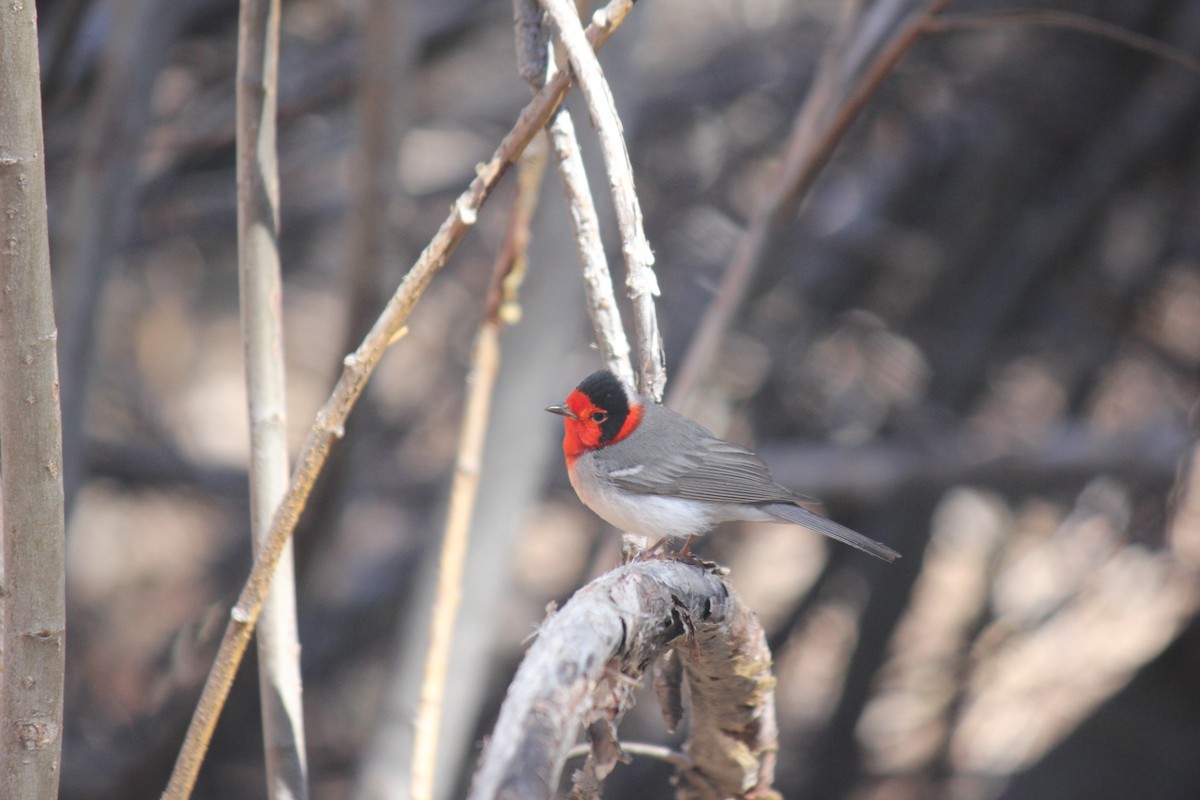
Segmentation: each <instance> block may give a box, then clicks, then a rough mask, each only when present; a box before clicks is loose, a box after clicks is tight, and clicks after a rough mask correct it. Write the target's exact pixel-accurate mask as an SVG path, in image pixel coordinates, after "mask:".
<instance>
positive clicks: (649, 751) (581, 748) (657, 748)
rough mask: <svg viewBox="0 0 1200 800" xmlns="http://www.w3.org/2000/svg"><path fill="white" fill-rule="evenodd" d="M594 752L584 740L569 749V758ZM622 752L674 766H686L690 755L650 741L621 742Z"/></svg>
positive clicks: (581, 756)
mask: <svg viewBox="0 0 1200 800" xmlns="http://www.w3.org/2000/svg"><path fill="white" fill-rule="evenodd" d="M591 752H592V746H591V745H590V744H588V743H587V742H582V743H580V744H577V745H575V746H574V747H572V748H571V749H570V750H568V751H567V760H568V761H570V760H571V759H573V758H583V757H584V756H586V755H588V754H590V753H591ZM621 752H622V753H625V754H626V755H630V756H645V757H646V758H653V759H655V760H657V761H662V762H664V763H666V764H670V765H671V766H673V767H680V768H684V767H687V765H688V757H687V756H685V755H684V754H683V753H681V752H679V751H678V750H672V749H671V748H669V747H667V746H665V745H661V744H650V743H648V742H621Z"/></svg>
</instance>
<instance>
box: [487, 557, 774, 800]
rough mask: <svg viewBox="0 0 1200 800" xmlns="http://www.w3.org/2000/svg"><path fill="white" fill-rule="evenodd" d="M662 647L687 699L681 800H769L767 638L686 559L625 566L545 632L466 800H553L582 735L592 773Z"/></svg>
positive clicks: (611, 747) (578, 598)
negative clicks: (672, 659)
mask: <svg viewBox="0 0 1200 800" xmlns="http://www.w3.org/2000/svg"><path fill="white" fill-rule="evenodd" d="M668 648H675V651H674V652H675V654H676V655H677V656H678V658H679V659H680V660H681V661H682V664H683V674H684V675H685V676H686V677H687V679H688V681H689V684H690V689H691V697H692V707H693V714H694V716H693V719H692V723H691V727H692V734H691V739H690V741H689V742H688V743H687V745H686V746H685V753H686V754H687V756H688V758H687V760H686V763H685V764H684V765H683V767H682V768H681V769H680V770H679V772H678V773H677V781H678V786H679V789H678V797H679V798H681V800H684V799H686V800H701V799H702V798H703V799H704V800H708V798H726V797H738V798H743V797H745V798H750V797H758V798H765V797H771V796H773V795H774V793H773V792H772V791H771V789H770V786H771V782H772V780H773V779H774V768H775V748H776V744H775V741H776V731H775V705H774V684H775V681H774V678H773V677H772V676H771V657H770V652H769V650H768V649H767V645H766V639H765V637H764V636H763V632H762V628H761V627H760V626H759V625H758V621H757V620H756V619H755V617H754V614H753V613H752V612H751V611H750V610H749V609H747V608H746V607H745V606H744V605H743V604H742V602H741V600H740V599H739V598H738V596H737V595H736V594H735V593H734V592H733V590H732V588H731V587H730V586H729V584H728V583H726V581H725V580H724V578H723V577H722V576H720V575H718V574H716V573H714V572H712V571H709V570H707V569H702V568H700V567H697V566H694V565H692V564H687V563H684V562H681V561H667V560H651V561H640V562H634V563H631V564H626V565H624V566H622V567H618V568H617V569H615V570H613V571H611V572H609V573H607V574H605V575H602V576H600V577H599V578H597V579H596V580H594V581H592V582H591V583H589V584H588V585H587V586H585V587H584V588H583V589H581V590H579V592H577V593H576V594H575V596H574V597H573V598H571V600H570V602H568V603H567V604H566V605H565V606H564V607H563V609H562V610H561V611H559V612H558V613H557V614H555V615H554V616H552V617H550V619H549V620H547V621H546V623H545V624H544V625H543V627H542V629H541V631H540V632H539V635H538V638H537V640H536V641H535V642H534V644H533V645H532V646H531V647H530V649H529V653H528V654H527V655H526V657H525V660H524V661H523V662H522V664H521V667H520V669H519V670H518V671H517V675H516V677H515V678H514V679H513V682H512V685H511V686H510V687H509V690H508V695H507V697H506V698H505V701H504V705H503V706H502V708H501V710H500V717H499V719H498V720H497V722H496V728H495V731H494V732H493V735H492V738H491V741H490V743H489V744H488V747H487V750H486V751H485V752H484V755H483V761H482V764H481V766H480V768H479V771H478V773H477V775H476V777H475V783H474V785H473V786H472V789H471V793H470V795H469V797H470V799H471V800H498V799H500V798H504V799H505V800H507V799H509V798H512V799H513V800H515V799H516V798H521V800H533V799H535V798H549V797H551V796H552V795H553V793H554V789H555V787H556V786H557V784H558V780H559V775H560V774H561V772H562V768H563V763H564V761H565V760H566V757H567V754H568V752H569V751H570V749H571V743H572V741H574V738H575V735H576V734H577V731H578V730H579V728H580V726H587V729H588V738H589V739H590V740H591V742H592V759H591V760H590V763H593V764H595V765H596V766H595V772H596V774H597V775H598V777H600V778H603V777H604V775H606V774H607V773H608V771H610V770H611V769H612V767H613V766H614V765H615V763H616V761H617V759H618V758H619V755H620V749H619V746H617V745H616V741H615V736H614V735H613V728H614V726H615V724H616V721H617V720H619V719H620V718H621V716H622V715H623V714H624V713H625V712H626V711H627V710H628V709H629V708H630V707H631V706H632V704H633V689H634V688H635V687H636V686H637V685H638V683H639V682H640V679H641V678H642V676H643V674H644V673H645V670H646V668H647V666H649V665H650V664H652V663H653V662H654V661H655V660H656V659H657V658H658V657H659V656H660V655H662V654H663V653H664V652H665V651H667V650H668Z"/></svg>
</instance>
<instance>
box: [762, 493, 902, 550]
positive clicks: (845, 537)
mask: <svg viewBox="0 0 1200 800" xmlns="http://www.w3.org/2000/svg"><path fill="white" fill-rule="evenodd" d="M763 510H764V511H766V512H767V513H768V514H770V515H771V516H773V517H775V518H777V519H779V520H782V521H785V522H794V523H796V524H797V525H803V526H804V527H805V528H808V529H809V530H814V531H817V532H819V533H823V534H825V535H826V536H828V537H830V538H831V539H837V540H838V541H839V542H844V543H845V544H848V545H850V546H851V547H857V548H858V549H859V550H862V551H863V552H864V553H869V554H871V555H873V556H875V557H876V558H882V559H883V560H884V561H895V560H896V559H897V558H899V557H900V554H899V553H897V552H896V551H895V550H893V549H892V548H890V547H888V546H887V545H885V544H880V543H879V542H877V541H875V540H874V539H868V538H867V537H866V536H863V535H862V534H861V533H858V532H857V531H852V530H850V529H849V528H847V527H845V526H844V525H838V524H837V523H836V522H834V521H833V520H828V519H825V517H822V516H819V515H817V514H814V513H813V512H811V511H809V510H808V509H807V508H802V507H800V506H797V505H792V504H791V503H772V504H771V505H769V506H763Z"/></svg>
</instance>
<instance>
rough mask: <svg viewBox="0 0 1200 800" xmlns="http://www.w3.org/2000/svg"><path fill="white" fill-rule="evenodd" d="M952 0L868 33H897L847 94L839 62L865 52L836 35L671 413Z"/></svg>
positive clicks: (680, 379)
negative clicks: (809, 198)
mask: <svg viewBox="0 0 1200 800" xmlns="http://www.w3.org/2000/svg"><path fill="white" fill-rule="evenodd" d="M950 1H951V0H928V2H926V3H925V6H924V8H922V9H921V10H920V11H918V12H916V13H913V14H911V15H909V17H908V18H907V21H906V22H905V23H904V24H903V25H900V26H899V27H898V28H894V29H893V28H892V27H882V28H881V27H879V26H876V27H873V28H872V29H871V30H869V31H868V33H869V34H870V35H871V36H874V35H875V33H874V31H878V33H879V35H883V34H886V33H887V32H888V31H891V30H894V33H892V35H891V37H890V39H888V40H887V41H886V42H885V44H884V45H883V49H882V50H880V51H879V55H877V56H876V57H875V59H874V61H872V63H871V64H870V66H869V67H868V68H867V69H866V71H865V72H863V73H862V77H861V78H859V79H858V80H857V81H856V82H855V83H854V84H853V85H852V86H851V87H849V88H848V89H841V90H840V91H835V90H833V88H832V87H834V86H840V84H841V83H842V82H843V80H844V79H849V78H850V77H852V75H853V74H855V73H856V70H853V69H849V68H847V66H846V65H844V64H842V63H841V61H842V60H843V59H851V58H853V57H854V55H855V53H859V52H863V50H864V48H863V47H857V48H848V47H845V42H846V41H847V37H846V36H845V34H844V33H839V34H836V35H835V36H834V37H833V39H832V40H831V42H830V48H831V50H830V52H829V53H827V54H826V57H825V58H823V59H822V65H821V75H819V76H818V77H817V79H816V80H815V81H814V90H813V91H812V92H810V94H809V96H808V97H807V98H805V101H804V104H803V105H802V106H801V108H800V111H799V112H798V113H797V115H796V122H795V124H794V125H793V127H792V132H791V135H790V136H789V139H788V143H787V145H786V147H785V153H784V157H783V160H782V163H781V164H780V167H779V169H778V171H777V172H775V174H774V178H773V180H772V182H771V184H770V185H769V186H767V187H766V188H765V190H764V191H763V192H762V195H761V196H762V198H763V199H762V203H761V205H759V207H758V208H757V209H756V210H755V212H754V216H753V217H752V218H751V220H750V224H749V226H748V227H747V229H746V232H745V234H743V236H742V239H741V241H740V242H739V244H738V248H737V251H736V252H735V253H734V256H733V260H732V261H731V262H730V264H729V267H728V269H727V270H726V271H725V275H724V277H723V278H722V279H721V286H720V288H719V289H718V290H717V295H716V297H715V298H714V299H713V302H712V304H711V305H710V306H709V307H708V310H707V311H705V313H704V318H703V319H702V320H701V321H700V326H699V327H698V328H697V329H696V334H695V336H694V337H693V338H692V342H691V344H690V345H689V346H688V352H687V356H686V357H685V358H684V361H683V366H682V367H680V369H679V374H678V375H677V376H676V378H675V381H674V383H673V384H672V385H671V397H670V400H669V402H668V405H670V406H671V407H672V408H675V409H680V410H682V409H683V408H684V405H685V402H686V400H687V398H688V396H689V395H690V394H691V393H692V390H693V389H695V388H696V384H697V383H698V382H699V380H700V377H701V375H702V374H703V372H704V371H705V370H706V369H707V368H708V364H709V362H710V361H711V360H712V358H713V356H714V355H715V354H716V351H717V349H718V347H719V344H720V341H721V337H722V336H723V335H724V334H725V331H726V329H728V327H729V325H730V323H731V322H732V321H733V315H734V314H735V313H736V312H737V310H738V308H740V307H741V304H742V301H743V300H744V299H745V296H746V291H747V290H748V289H749V287H750V282H751V280H752V279H753V277H754V275H755V273H756V272H757V271H758V269H759V267H760V266H761V265H762V262H763V261H764V260H765V258H766V257H767V251H768V248H769V245H770V244H771V241H772V240H773V239H774V238H775V237H776V236H777V235H778V232H779V230H780V228H781V227H782V226H783V225H785V224H787V223H788V222H790V220H791V219H792V217H793V216H794V215H795V213H796V209H798V208H799V206H800V201H801V200H802V199H803V197H804V195H805V194H807V192H808V190H809V189H810V188H812V185H813V182H814V181H815V180H816V178H817V175H819V174H820V171H821V169H822V167H824V166H825V164H826V162H827V161H828V160H829V158H830V157H831V156H832V155H833V153H834V151H835V150H836V149H837V146H838V144H839V143H840V142H841V140H842V137H843V136H844V135H845V133H846V131H847V130H848V129H849V127H850V124H851V123H852V122H854V120H855V119H856V118H857V117H858V113H859V112H860V111H861V110H862V108H863V106H865V105H866V103H867V100H869V99H870V98H871V96H872V95H874V94H875V92H876V91H877V90H878V89H879V87H880V85H882V83H883V80H884V78H886V77H887V76H888V74H889V73H891V71H892V68H893V67H895V66H896V64H897V62H899V61H900V59H901V58H902V57H903V56H904V54H905V53H907V52H908V51H909V49H910V48H911V47H912V46H913V45H914V44H915V43H916V42H917V40H918V39H920V38H921V35H922V34H923V33H924V32H925V31H926V24H927V22H928V20H929V19H931V18H932V17H933V16H934V15H936V14H938V13H939V12H941V10H942V9H943V8H945V7H946V6H947V5H948V4H949V3H950ZM865 49H866V51H867V52H871V51H874V50H875V46H873V45H871V44H868V45H867V46H866V48H865ZM830 54H836V57H835V58H830ZM818 121H819V122H820V124H819V125H818V124H817V122H818Z"/></svg>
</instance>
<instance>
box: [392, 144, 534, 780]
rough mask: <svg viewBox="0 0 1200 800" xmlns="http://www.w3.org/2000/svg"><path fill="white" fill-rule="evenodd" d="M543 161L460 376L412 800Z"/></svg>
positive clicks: (431, 726) (430, 763) (528, 166)
mask: <svg viewBox="0 0 1200 800" xmlns="http://www.w3.org/2000/svg"><path fill="white" fill-rule="evenodd" d="M545 167H546V148H545V145H544V143H543V144H542V145H541V146H540V147H539V146H537V144H536V143H534V144H531V145H530V146H529V147H528V148H527V149H526V150H525V153H524V155H523V156H522V157H521V160H520V162H519V164H518V167H517V173H518V174H517V194H516V197H514V198H513V206H512V210H511V213H510V214H509V221H508V229H507V232H506V235H505V242H504V246H503V247H502V248H501V249H500V253H499V254H498V255H497V258H496V264H495V267H494V269H493V271H492V285H491V289H490V291H489V292H488V299H487V305H486V310H485V312H484V319H483V323H482V324H481V325H480V326H479V333H478V334H477V335H476V337H475V345H474V347H473V349H472V351H471V369H470V373H469V374H468V375H467V401H466V405H465V407H464V409H463V422H462V429H461V430H460V432H459V439H458V455H457V459H456V462H455V467H454V484H453V486H452V487H451V490H450V503H449V510H448V512H447V514H446V527H445V530H444V531H443V534H442V552H441V558H440V559H439V562H438V581H437V591H436V594H435V596H434V601H433V613H432V616H431V620H430V624H429V649H428V651H427V652H426V655H425V673H424V678H423V680H422V682H421V695H420V699H419V701H418V703H417V714H416V721H415V723H414V726H413V727H414V741H413V757H412V783H411V791H410V794H409V796H410V797H411V798H412V800H431V798H432V797H433V787H434V777H435V767H436V765H437V752H438V734H439V732H440V730H441V718H442V717H441V714H442V702H443V699H444V697H445V693H446V673H447V670H448V669H449V661H450V645H451V643H452V641H453V638H454V622H455V619H456V617H457V613H458V605H459V600H460V598H461V595H462V574H463V562H464V561H465V560H466V557H467V534H468V533H469V532H470V529H471V516H472V514H473V513H474V511H475V498H476V497H477V496H478V493H479V492H478V490H479V471H480V465H481V464H482V463H483V445H484V441H485V439H486V437H487V424H488V419H489V417H490V414H491V408H492V396H493V393H494V387H495V385H496V372H497V371H498V370H499V368H500V330H501V327H502V326H503V324H504V323H505V322H516V320H517V318H518V317H519V316H520V315H519V310H518V309H519V306H518V304H517V288H518V286H519V284H520V281H521V279H522V278H523V277H524V274H525V264H526V255H525V253H526V248H527V246H528V243H529V224H530V222H531V221H532V219H533V212H534V210H535V209H536V208H537V197H538V190H539V188H540V187H541V183H542V175H543V173H544V172H545Z"/></svg>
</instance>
